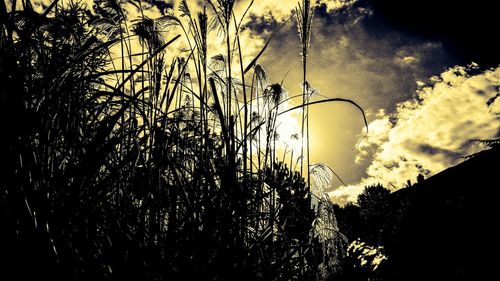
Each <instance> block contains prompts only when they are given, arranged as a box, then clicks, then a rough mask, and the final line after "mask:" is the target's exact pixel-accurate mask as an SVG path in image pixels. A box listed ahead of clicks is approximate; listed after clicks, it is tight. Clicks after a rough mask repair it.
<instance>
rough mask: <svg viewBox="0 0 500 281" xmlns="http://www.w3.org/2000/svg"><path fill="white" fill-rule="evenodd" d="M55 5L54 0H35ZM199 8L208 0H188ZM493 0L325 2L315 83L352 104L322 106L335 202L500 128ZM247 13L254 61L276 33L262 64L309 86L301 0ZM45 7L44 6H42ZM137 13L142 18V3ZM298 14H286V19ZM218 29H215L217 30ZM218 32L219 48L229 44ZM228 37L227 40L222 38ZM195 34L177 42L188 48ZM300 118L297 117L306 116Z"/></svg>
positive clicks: (436, 164) (318, 111)
mask: <svg viewBox="0 0 500 281" xmlns="http://www.w3.org/2000/svg"><path fill="white" fill-rule="evenodd" d="M40 2H43V3H45V6H47V3H48V2H50V1H48V0H42V1H34V3H35V4H36V3H40ZM84 2H85V3H87V4H88V5H89V6H92V0H85V1H84ZM179 2H180V1H179V0H175V1H168V0H165V1H163V0H149V1H143V3H144V7H146V10H147V15H148V16H149V17H151V18H155V17H158V16H161V14H162V13H165V12H167V13H175V14H177V15H179V11H178V9H177V8H176V7H178V5H179ZM187 2H188V4H189V5H190V8H191V10H192V11H193V12H195V11H196V10H199V9H201V7H202V6H203V1H200V0H188V1H187ZM492 2H493V1H487V0H476V1H473V2H470V1H469V2H465V1H452V0H441V1H436V0H418V1H416V0H408V1H400V0H330V1H325V0H320V1H317V2H316V8H315V12H314V20H313V27H312V38H311V46H310V53H309V56H308V60H309V72H308V82H309V83H310V84H311V85H312V86H313V87H314V88H317V89H318V90H319V93H320V94H321V96H318V97H316V99H321V98H324V97H331V98H336V97H338V98H347V99H351V100H353V101H355V102H356V103H358V104H359V105H360V106H361V107H362V108H363V109H364V111H365V113H366V116H367V119H368V122H369V126H368V131H369V133H368V135H367V136H366V137H365V138H364V139H363V140H362V141H361V142H359V141H360V140H361V138H362V137H363V134H364V132H365V128H364V123H363V118H362V116H361V115H360V113H359V111H358V110H357V109H356V108H354V107H353V106H351V105H349V104H341V103H337V104H322V105H314V106H311V108H310V117H309V118H310V130H311V136H310V140H311V143H310V147H311V159H310V162H311V163H324V164H326V165H327V166H328V167H330V168H332V169H333V170H334V171H335V172H336V173H337V174H338V175H339V176H340V177H341V178H342V180H343V182H344V184H343V183H341V182H340V181H333V182H332V183H331V184H330V185H329V186H327V187H325V189H324V191H325V192H327V193H328V194H329V196H330V198H331V199H332V201H334V202H336V203H339V204H345V203H346V202H349V201H355V200H356V197H357V195H358V194H359V193H360V192H362V190H363V189H364V187H365V186H366V185H372V184H376V183H381V184H383V185H384V186H385V187H387V188H389V189H391V190H397V189H399V188H402V187H404V186H405V185H406V182H407V180H411V181H413V182H414V181H415V179H416V177H417V175H418V174H422V175H424V176H425V177H429V176H431V175H433V174H436V173H438V172H440V171H442V170H444V169H446V168H448V167H450V166H453V165H456V164H458V163H460V162H461V161H463V159H464V158H463V157H464V156H466V155H469V154H471V153H474V152H475V151H478V150H479V149H481V147H480V146H479V145H477V143H475V142H474V140H480V139H491V138H495V137H499V128H500V115H499V114H500V99H498V100H497V99H496V97H497V96H498V95H499V93H500V54H499V52H498V50H497V49H498V47H497V44H496V42H495V41H496V37H497V35H498V32H499V30H498V29H499V27H498V24H497V22H496V9H495V8H494V7H493V6H492V5H493V4H492ZM250 3H252V6H251V8H250V10H249V13H248V14H247V17H246V19H245V20H244V22H243V24H242V26H243V31H242V32H241V43H242V45H243V46H244V49H243V53H244V55H243V60H244V61H245V62H250V61H251V59H252V58H253V57H254V56H255V55H256V54H257V53H258V52H259V51H260V49H261V48H262V47H263V46H264V45H265V42H266V41H267V40H268V39H269V38H270V37H271V36H273V38H272V40H271V41H270V44H269V46H268V48H267V49H266V51H265V53H264V54H263V55H262V57H261V58H260V59H259V64H260V65H262V67H263V68H264V69H265V70H266V72H267V73H268V75H269V77H270V82H271V83H276V82H281V81H283V86H284V88H286V89H287V91H288V92H289V95H296V94H299V93H300V90H301V86H300V81H301V75H302V72H301V63H302V62H301V57H300V52H301V50H300V47H299V38H298V33H297V28H296V22H295V20H294V19H293V18H292V19H291V20H290V21H287V19H288V18H290V15H291V12H292V11H293V10H294V8H295V7H296V5H297V0H282V1H277V0H255V1H253V2H251V1H249V0H244V1H243V0H242V1H236V6H235V13H236V16H237V17H240V16H241V15H242V14H243V12H244V11H245V9H246V8H247V7H248V5H249V4H250ZM38 7H39V8H40V9H42V8H43V7H42V6H38ZM127 11H128V12H129V14H130V16H131V17H133V16H134V13H137V11H135V12H134V9H133V7H132V6H131V5H129V6H128V8H127ZM285 22H286V23H285ZM213 36H215V35H213ZM210 42H213V43H212V45H211V46H209V49H210V50H211V51H212V53H213V54H215V53H216V52H217V50H218V49H219V48H220V45H218V44H219V43H220V42H219V41H217V40H210ZM218 42H219V43H218ZM183 44H184V47H185V46H186V44H187V42H181V41H180V42H178V43H176V45H175V46H172V48H177V49H182V48H183ZM295 116H297V115H295ZM287 118H288V119H286V120H284V121H283V122H284V123H290V124H285V125H284V126H283V128H282V136H281V137H282V138H283V141H284V142H287V140H286V138H287V135H291V134H292V133H294V132H293V130H298V125H297V124H298V123H297V120H296V119H294V115H289V116H288V117H287Z"/></svg>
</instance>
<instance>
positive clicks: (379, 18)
mask: <svg viewBox="0 0 500 281" xmlns="http://www.w3.org/2000/svg"><path fill="white" fill-rule="evenodd" d="M497 3H498V1H490V0H476V1H456V0H440V1H436V0H410V1H401V0H373V1H368V0H362V1H360V2H359V3H358V5H361V6H365V7H369V8H370V9H371V10H372V11H373V17H371V21H370V26H371V29H372V30H374V31H375V32H385V29H386V28H387V27H389V28H391V29H393V30H396V31H397V32H400V33H402V34H406V35H409V36H414V37H420V38H421V39H422V40H433V41H440V42H442V43H443V44H444V46H445V48H446V50H447V51H448V52H449V53H450V54H451V55H452V56H454V57H456V58H457V59H460V60H461V64H466V63H470V62H471V61H474V62H477V63H479V64H480V65H483V66H488V67H489V66H496V65H497V64H498V63H499V62H500V54H499V52H498V45H497V37H498V26H499V24H498V8H497V7H496V4H497Z"/></svg>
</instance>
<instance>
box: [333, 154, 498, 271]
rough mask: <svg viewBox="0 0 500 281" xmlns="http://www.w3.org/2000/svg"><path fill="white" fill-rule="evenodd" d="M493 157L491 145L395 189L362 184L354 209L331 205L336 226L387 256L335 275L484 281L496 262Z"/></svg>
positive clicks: (495, 170) (495, 166) (495, 161)
mask: <svg viewBox="0 0 500 281" xmlns="http://www.w3.org/2000/svg"><path fill="white" fill-rule="evenodd" d="M499 160H500V147H499V146H498V145H493V146H492V148H491V149H489V150H485V151H482V152H480V153H477V154H475V155H474V156H472V157H470V158H469V159H467V160H466V161H464V162H463V163H461V164H458V165H456V166H454V167H451V168H448V169H446V170H444V171H442V172H440V173H438V174H436V175H434V176H432V177H430V178H428V179H422V178H420V180H419V181H418V182H417V183H415V184H413V185H410V186H408V187H407V188H403V189H400V190H398V191H396V192H393V193H390V194H389V193H388V192H387V193H384V192H381V190H383V188H382V187H381V186H375V187H368V188H367V190H370V192H367V191H366V190H365V192H364V193H363V196H365V197H366V196H371V197H372V198H371V199H370V198H368V201H370V202H371V203H366V202H365V201H367V199H366V198H363V200H365V201H363V200H360V199H361V198H358V205H359V206H356V205H352V204H350V205H347V206H345V207H343V208H339V209H338V210H337V218H338V220H339V226H340V229H341V231H343V232H344V233H346V236H348V238H349V240H350V241H354V240H356V239H358V238H360V239H361V240H362V241H366V242H367V243H369V244H371V245H374V246H383V251H384V254H385V255H386V256H387V257H388V259H387V260H386V261H385V262H384V263H383V264H382V265H381V266H380V267H379V268H378V269H377V270H375V271H373V272H369V273H367V272H361V273H360V272H357V271H359V269H352V268H356V266H353V265H344V273H343V274H344V275H345V276H342V277H341V280H366V279H367V278H370V280H487V279H489V276H494V274H495V273H496V270H497V268H498V266H500V258H499V253H500V246H499V244H498V241H497V240H498V237H500V230H499V228H498V226H497V221H498V213H499V212H498V198H499V189H498V187H499V186H498V179H497V177H498V172H499V169H498V167H499ZM377 190H379V191H378V192H376V191H377ZM385 191H387V190H385ZM367 194H368V195H367ZM370 194H371V195H370ZM374 194H375V195H374ZM384 194H387V195H384ZM384 196H385V197H384ZM360 197H361V196H360ZM351 262H352V261H351ZM349 267H351V269H349ZM361 271H363V270H361ZM487 277H488V278H487Z"/></svg>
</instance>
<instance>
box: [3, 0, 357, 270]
mask: <svg viewBox="0 0 500 281" xmlns="http://www.w3.org/2000/svg"><path fill="white" fill-rule="evenodd" d="M94 2H95V6H94V7H93V12H91V11H90V10H89V9H88V7H85V6H84V5H83V4H82V3H79V2H65V4H62V2H61V3H59V1H57V0H56V1H54V2H53V3H52V5H50V6H49V7H44V10H43V11H35V10H34V8H33V7H34V6H33V5H32V3H31V2H30V1H29V0H23V1H21V2H20V3H18V2H17V1H2V4H1V6H0V13H1V19H2V20H1V21H2V23H1V35H0V36H1V40H0V44H1V53H0V76H1V78H2V84H3V85H2V87H1V102H0V112H1V113H0V114H1V116H0V120H1V121H0V122H2V125H3V129H4V132H5V133H4V134H3V136H2V138H1V142H2V143H1V146H0V154H1V155H2V157H1V160H0V170H1V171H2V172H1V173H2V175H1V177H0V191H1V195H0V221H1V223H2V228H3V231H2V232H1V234H0V235H1V236H0V241H1V242H0V243H2V247H3V249H5V250H3V251H2V253H1V254H0V255H1V258H2V259H3V261H2V264H3V265H5V266H6V268H7V269H8V271H9V272H10V273H15V274H17V275H18V276H20V278H21V277H33V276H35V275H36V276H37V277H39V278H41V277H42V276H43V277H47V278H49V277H51V278H56V279H65V280H68V279H77V280H104V279H117V280H118V279H124V278H126V279H139V280H232V279H233V278H243V279H249V280H315V279H316V280H322V279H326V278H328V276H331V275H333V274H334V273H335V271H336V269H337V267H338V263H337V262H336V261H338V260H339V259H340V258H341V252H342V251H341V249H343V247H344V240H343V238H342V237H343V236H342V235H341V234H340V233H338V228H337V227H336V222H335V217H334V215H333V211H332V209H331V208H330V207H328V206H330V203H329V201H328V200H327V199H325V198H324V197H322V196H323V195H322V194H321V193H319V194H317V196H318V197H319V199H314V198H315V196H316V195H315V194H312V193H311V191H310V188H309V186H310V184H311V183H310V179H309V176H308V175H309V140H307V142H306V145H307V148H306V149H307V153H306V156H304V155H303V153H301V155H300V157H298V156H296V157H297V161H301V171H300V172H299V171H295V168H292V160H293V153H292V155H291V158H290V167H287V165H286V164H285V163H283V162H280V161H278V160H277V159H278V155H277V150H278V148H277V147H276V138H275V135H276V132H277V118H278V117H279V116H280V115H282V114H284V113H286V112H284V111H282V110H281V108H282V107H281V106H280V105H281V104H283V103H285V102H287V101H288V100H289V99H290V98H288V99H287V98H286V97H285V96H284V93H285V90H284V88H283V86H282V85H281V84H280V83H274V84H272V83H270V82H269V78H268V77H267V74H266V73H265V71H264V70H263V68H262V66H261V65H259V64H258V60H259V57H260V56H261V55H262V53H263V52H264V50H265V48H266V47H267V44H266V45H265V47H264V48H263V50H262V51H261V52H259V53H258V55H257V56H256V57H255V58H254V59H253V60H251V61H250V62H249V63H248V64H245V62H244V58H245V56H244V54H243V50H244V48H243V46H242V45H241V41H240V31H241V29H242V22H243V21H244V16H245V15H246V14H247V12H248V11H249V10H250V9H251V5H252V3H250V5H249V6H248V7H247V9H246V12H245V14H244V15H243V16H242V17H240V18H238V17H237V15H236V13H235V11H234V9H235V5H236V3H235V1H225V0H224V1H222V0H217V1H210V0H208V1H206V2H204V7H203V8H202V9H199V10H200V12H197V13H194V12H193V10H192V9H191V8H192V7H190V6H189V5H188V3H187V1H181V3H180V6H179V7H178V9H179V11H180V14H181V15H180V16H179V17H177V16H175V15H174V13H173V11H170V12H168V13H165V14H163V15H162V16H160V17H158V18H149V17H147V16H146V13H145V12H146V11H145V7H144V6H143V3H142V2H140V1H119V0H99V1H97V0H96V1H94ZM306 2H307V3H304V4H302V5H301V8H299V13H298V14H300V15H301V18H302V20H299V26H302V27H301V28H302V29H304V28H306V29H307V31H306V32H305V33H307V34H309V35H307V36H310V33H311V31H310V29H311V27H310V25H311V23H310V18H312V13H313V8H312V6H311V5H310V3H309V2H308V1H306ZM126 5H127V6H128V7H130V6H132V7H134V9H136V11H138V14H139V17H138V18H128V16H129V13H127V12H126V10H124V9H125V8H124V7H125V6H126ZM19 7H21V8H19ZM304 13H305V14H304ZM305 25H307V27H306V26H305ZM216 31H218V32H220V34H222V37H223V38H224V48H225V50H224V53H223V54H211V53H210V50H209V47H208V46H209V43H210V42H208V40H209V39H208V38H210V37H209V34H210V33H213V32H216ZM302 33H303V31H302ZM305 33H304V34H305ZM302 36H305V35H302ZM301 38H302V39H301V42H302V44H303V46H304V44H305V45H307V44H308V40H309V39H307V40H305V39H304V37H301ZM181 41H183V42H185V44H186V45H187V46H188V48H187V49H186V50H184V51H183V52H178V51H175V46H176V44H178V43H179V42H181ZM303 48H304V47H303ZM306 55H307V47H305V51H303V63H304V69H303V71H304V79H303V81H302V84H303V87H304V89H303V93H302V94H301V95H300V96H302V104H301V105H299V106H297V107H294V108H291V109H288V110H287V112H288V111H290V110H295V109H303V117H302V123H303V124H305V128H306V132H305V134H306V136H307V138H309V126H308V124H307V122H308V120H309V116H308V112H309V109H308V108H309V105H310V104H315V103H320V102H332V101H347V102H351V101H349V100H342V99H329V100H319V101H310V100H309V95H308V94H307V89H306V85H308V83H307V79H306V71H307V69H306V65H307V61H306ZM237 77H238V78H237ZM249 81H250V82H249ZM351 103H352V102H351ZM353 104H354V103H353ZM354 105H356V104H354ZM303 128H304V125H303ZM302 135H303V136H304V130H303V131H302ZM304 158H305V159H307V167H308V168H307V175H306V179H307V182H306V181H305V180H304V178H303V171H302V170H303V164H302V163H303V161H304ZM299 159H300V160H299ZM283 160H284V159H283ZM311 167H312V166H311ZM327 181H328V180H327ZM26 268H31V269H33V270H29V271H26V270H25V269H26ZM32 274H33V275H32Z"/></svg>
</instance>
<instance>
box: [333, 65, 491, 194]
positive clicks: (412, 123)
mask: <svg viewBox="0 0 500 281" xmlns="http://www.w3.org/2000/svg"><path fill="white" fill-rule="evenodd" d="M430 80H431V81H432V82H431V83H430V84H429V85H426V86H421V87H420V88H419V89H418V90H417V92H416V95H415V97H414V98H412V99H410V100H408V101H405V102H402V103H399V104H398V105H397V109H396V111H395V112H394V113H393V114H386V113H385V112H384V111H380V112H379V114H378V115H377V118H376V119H375V120H374V121H372V122H371V124H370V129H371V132H370V134H369V136H368V138H367V140H366V141H365V142H363V143H362V144H361V145H360V146H359V147H358V158H357V162H362V161H365V160H370V161H371V162H370V164H369V166H368V168H367V170H366V174H367V177H365V178H363V179H362V180H361V181H360V182H359V183H357V184H354V185H349V186H341V187H339V188H337V189H336V190H334V191H332V192H330V197H331V198H332V200H333V201H335V202H339V203H344V202H346V201H353V200H355V199H356V197H357V195H358V194H359V193H361V192H362V191H363V188H364V186H366V185H370V184H375V183H382V184H383V185H385V186H386V187H388V188H391V189H393V190H395V189H398V188H401V187H403V186H404V185H405V183H406V181H407V180H411V181H415V178H416V176H417V175H418V174H419V173H420V174H423V175H424V176H426V177H428V176H431V175H433V174H436V173H438V172H440V171H442V170H444V169H446V168H448V167H450V166H452V165H455V164H458V163H459V162H460V161H462V160H463V158H461V157H462V156H466V155H469V154H471V153H474V152H476V151H478V150H479V149H480V147H478V146H477V145H476V144H475V143H474V142H472V141H471V140H479V139H491V138H495V137H498V136H499V135H500V115H499V114H500V108H499V106H498V101H496V99H495V97H496V96H498V94H499V93H500V67H497V68H494V69H489V70H486V71H483V72H481V71H480V70H479V68H478V66H477V65H476V64H472V65H469V66H467V67H463V66H455V67H452V68H449V69H448V70H446V71H445V72H443V73H442V74H441V75H439V76H434V77H432V78H431V79H430Z"/></svg>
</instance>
